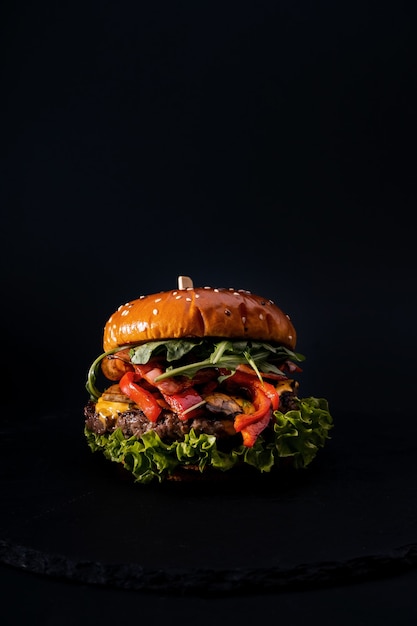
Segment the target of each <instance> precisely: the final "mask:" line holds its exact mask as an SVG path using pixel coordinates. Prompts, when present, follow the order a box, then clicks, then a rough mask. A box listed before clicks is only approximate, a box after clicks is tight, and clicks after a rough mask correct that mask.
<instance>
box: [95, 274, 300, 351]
mask: <svg viewBox="0 0 417 626" xmlns="http://www.w3.org/2000/svg"><path fill="white" fill-rule="evenodd" d="M193 337H195V338H203V337H217V338H228V339H234V340H238V339H252V340H257V341H267V342H271V343H277V344H280V345H283V346H285V347H287V348H289V349H294V348H295V345H296V331H295V328H294V326H293V324H292V323H291V321H290V319H289V317H288V315H286V314H285V313H284V312H283V311H282V310H281V309H280V308H279V307H278V306H277V305H275V304H274V303H273V302H272V301H271V300H269V299H267V298H263V297H261V296H258V295H254V294H251V293H250V292H249V291H244V290H242V289H239V290H235V289H223V288H216V289H214V288H212V287H193V286H188V287H184V288H177V289H173V290H172V291H162V292H159V293H156V294H152V295H147V296H141V297H140V298H138V299H136V300H132V301H131V302H127V303H126V304H124V305H122V306H120V307H119V308H118V309H117V311H116V312H115V313H113V315H112V316H111V317H110V319H109V320H108V321H107V323H106V325H105V328H104V337H103V348H104V350H105V351H106V352H107V351H109V350H113V349H114V348H117V347H119V346H123V345H129V344H141V343H146V342H148V341H158V340H165V339H184V338H193Z"/></svg>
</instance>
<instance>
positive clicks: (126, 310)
mask: <svg viewBox="0 0 417 626" xmlns="http://www.w3.org/2000/svg"><path fill="white" fill-rule="evenodd" d="M121 315H123V317H124V316H125V315H129V309H125V310H124V311H122V313H121Z"/></svg>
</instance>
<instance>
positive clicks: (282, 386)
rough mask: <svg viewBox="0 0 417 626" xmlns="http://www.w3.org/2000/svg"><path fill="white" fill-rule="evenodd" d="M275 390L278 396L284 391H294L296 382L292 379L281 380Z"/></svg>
mask: <svg viewBox="0 0 417 626" xmlns="http://www.w3.org/2000/svg"><path fill="white" fill-rule="evenodd" d="M275 389H276V390H277V393H278V395H279V394H281V393H282V392H283V391H294V381H293V380H290V379H287V380H280V381H279V382H278V383H277V385H276V386H275Z"/></svg>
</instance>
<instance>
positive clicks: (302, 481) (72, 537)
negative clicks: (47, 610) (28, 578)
mask: <svg viewBox="0 0 417 626" xmlns="http://www.w3.org/2000/svg"><path fill="white" fill-rule="evenodd" d="M333 417H334V422H335V426H334V429H333V431H332V439H331V440H330V441H329V442H328V444H327V446H326V447H325V448H324V449H323V450H321V451H320V453H319V455H318V456H317V458H316V460H315V461H314V462H313V464H312V465H311V466H310V467H309V468H308V469H307V470H303V471H296V472H294V471H288V470H287V471H285V472H283V473H280V474H274V475H259V476H256V477H250V478H245V479H242V480H236V479H235V480H227V481H215V482H213V483H201V482H199V483H164V484H161V485H159V484H152V485H145V486H143V485H139V484H134V483H133V482H132V481H130V480H126V478H125V477H124V476H122V475H121V474H120V473H119V471H118V470H117V466H116V465H114V464H112V463H110V462H108V461H105V460H104V458H102V457H101V456H100V455H98V454H92V453H91V452H90V450H89V448H88V447H87V444H86V442H85V439H84V435H83V418H82V407H81V408H80V410H79V411H78V410H77V409H76V408H75V409H74V408H71V409H65V408H63V409H62V410H60V411H57V412H52V413H40V414H39V415H37V416H32V418H31V419H30V420H29V419H23V418H22V419H19V416H16V415H14V416H10V418H6V419H4V420H3V422H2V425H1V443H0V446H1V448H0V449H1V457H0V468H1V485H2V510H1V518H0V561H1V562H3V563H5V564H8V565H12V566H14V567H18V568H22V569H25V570H27V571H32V572H34V573H39V574H42V575H46V576H50V577H54V578H60V579H64V580H72V581H81V582H83V583H87V584H93V585H108V586H110V587H117V588H124V589H143V590H146V591H162V590H163V591H164V592H165V593H166V592H168V593H169V592H170V591H173V592H175V593H178V592H180V593H184V594H186V593H192V594H204V595H207V594H219V593H220V594H221V593H240V592H245V593H248V592H252V593H259V592H260V591H268V590H271V591H272V590H273V591H277V590H280V589H293V588H299V589H304V588H312V587H316V586H323V585H329V584H339V585H340V584H345V583H348V582H352V581H354V580H362V579H364V578H375V577H380V576H383V575H386V574H389V575H392V574H395V573H396V572H402V571H405V570H407V569H410V568H414V567H416V566H417V499H416V490H417V486H416V485H417V481H416V478H417V456H416V454H415V444H414V434H415V427H414V419H413V416H411V415H409V416H403V415H395V414H392V413H390V414H388V413H387V414H385V415H384V416H378V418H376V417H375V416H370V415H361V414H351V415H348V414H337V415H334V416H333ZM358 434H360V435H361V437H360V438H359V437H358Z"/></svg>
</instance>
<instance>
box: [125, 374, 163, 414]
mask: <svg viewBox="0 0 417 626" xmlns="http://www.w3.org/2000/svg"><path fill="white" fill-rule="evenodd" d="M141 378H142V377H141V375H140V374H138V373H136V372H126V374H124V375H123V376H122V378H121V379H120V382H119V386H120V389H121V390H122V392H123V393H124V394H126V395H127V396H128V397H129V398H130V399H131V400H133V402H135V403H136V404H137V405H138V407H140V409H141V410H142V411H143V412H144V414H145V415H146V417H147V418H148V420H149V421H150V422H156V420H157V419H158V417H159V414H160V413H161V411H162V409H161V407H160V406H159V404H158V403H157V401H156V398H155V397H154V396H153V395H152V394H151V393H150V391H147V390H146V389H143V387H139V385H135V382H134V381H139V380H140V379H141Z"/></svg>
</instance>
